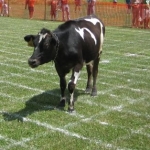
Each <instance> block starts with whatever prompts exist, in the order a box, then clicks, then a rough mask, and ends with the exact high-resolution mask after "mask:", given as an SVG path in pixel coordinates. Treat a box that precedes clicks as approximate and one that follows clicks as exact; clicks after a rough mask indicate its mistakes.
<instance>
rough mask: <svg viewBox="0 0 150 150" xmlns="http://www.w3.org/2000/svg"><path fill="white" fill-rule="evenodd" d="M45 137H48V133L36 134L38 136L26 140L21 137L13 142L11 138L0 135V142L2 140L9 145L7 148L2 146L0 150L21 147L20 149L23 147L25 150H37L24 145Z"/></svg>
mask: <svg viewBox="0 0 150 150" xmlns="http://www.w3.org/2000/svg"><path fill="white" fill-rule="evenodd" d="M46 135H48V133H45V132H44V133H43V134H41V133H40V134H39V133H38V134H36V135H33V136H31V137H28V138H24V137H22V138H21V139H20V140H19V141H17V140H13V139H12V138H8V137H6V136H3V135H0V139H1V140H4V141H6V142H8V143H9V144H8V145H7V146H3V148H0V150H8V149H10V150H11V149H12V148H13V147H16V146H21V147H24V148H26V149H32V150H38V148H35V147H34V146H31V145H28V144H26V143H28V142H30V141H33V140H36V139H38V138H41V137H43V136H46Z"/></svg>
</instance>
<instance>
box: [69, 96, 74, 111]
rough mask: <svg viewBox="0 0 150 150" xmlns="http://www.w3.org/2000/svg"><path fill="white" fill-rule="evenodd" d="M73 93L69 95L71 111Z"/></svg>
mask: <svg viewBox="0 0 150 150" xmlns="http://www.w3.org/2000/svg"><path fill="white" fill-rule="evenodd" d="M73 95H74V93H72V94H70V106H71V109H73V97H74V96H73Z"/></svg>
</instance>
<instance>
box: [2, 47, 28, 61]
mask: <svg viewBox="0 0 150 150" xmlns="http://www.w3.org/2000/svg"><path fill="white" fill-rule="evenodd" d="M12 49H13V47H11V50H12ZM14 49H15V50H16V48H14ZM20 50H21V49H20ZM0 52H2V53H6V54H11V55H17V56H21V57H22V58H25V57H27V55H24V54H22V53H14V52H9V51H4V50H0Z"/></svg>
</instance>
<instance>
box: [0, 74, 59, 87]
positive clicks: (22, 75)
mask: <svg viewBox="0 0 150 150" xmlns="http://www.w3.org/2000/svg"><path fill="white" fill-rule="evenodd" d="M5 73H6V76H3V77H2V78H4V79H6V78H10V77H19V78H21V79H22V78H25V79H30V80H33V81H39V82H43V83H44V82H46V83H47V82H49V83H54V84H56V85H59V82H52V80H51V79H49V80H48V81H47V79H44V78H34V77H32V76H29V74H28V73H23V74H20V73H9V75H7V74H8V73H7V72H5ZM2 78H0V79H2Z"/></svg>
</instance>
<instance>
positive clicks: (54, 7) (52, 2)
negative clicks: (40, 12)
mask: <svg viewBox="0 0 150 150" xmlns="http://www.w3.org/2000/svg"><path fill="white" fill-rule="evenodd" d="M48 5H49V6H50V7H51V10H50V16H51V20H56V13H57V7H58V1H57V0H50V1H49V2H48Z"/></svg>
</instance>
